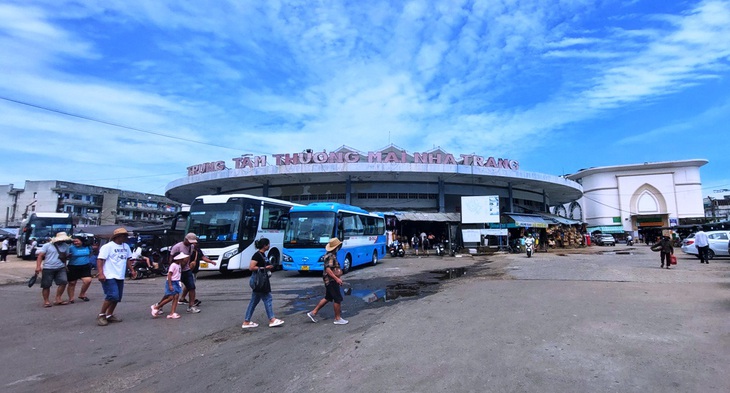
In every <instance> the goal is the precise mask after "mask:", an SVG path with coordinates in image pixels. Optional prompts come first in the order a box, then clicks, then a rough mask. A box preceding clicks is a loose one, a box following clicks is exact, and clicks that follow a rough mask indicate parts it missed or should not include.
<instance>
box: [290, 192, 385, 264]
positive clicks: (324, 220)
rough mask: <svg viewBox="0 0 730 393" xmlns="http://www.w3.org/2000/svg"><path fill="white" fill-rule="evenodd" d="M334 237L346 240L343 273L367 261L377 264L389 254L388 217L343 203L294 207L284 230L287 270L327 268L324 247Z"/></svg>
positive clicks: (339, 257)
mask: <svg viewBox="0 0 730 393" xmlns="http://www.w3.org/2000/svg"><path fill="white" fill-rule="evenodd" d="M333 237H337V238H339V239H340V240H341V241H342V248H341V249H340V251H339V252H338V253H337V260H338V261H340V265H342V271H343V273H347V271H348V270H350V268H352V267H354V266H358V265H362V264H365V263H370V264H371V265H375V264H377V263H378V258H380V256H382V255H385V252H386V239H385V219H384V218H383V217H382V216H380V215H377V214H374V213H368V212H367V211H365V210H363V209H361V208H359V207H355V206H350V205H344V204H341V203H311V204H309V205H307V206H294V207H292V208H291V211H289V222H288V223H287V226H286V230H285V231H284V254H283V255H282V266H283V268H284V270H298V271H300V272H306V271H311V270H315V271H322V270H324V254H325V250H324V246H326V245H327V242H329V240H330V239H331V238H333Z"/></svg>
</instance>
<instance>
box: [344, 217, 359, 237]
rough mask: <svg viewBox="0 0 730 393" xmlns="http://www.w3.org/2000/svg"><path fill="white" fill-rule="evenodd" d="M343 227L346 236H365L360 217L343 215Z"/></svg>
mask: <svg viewBox="0 0 730 393" xmlns="http://www.w3.org/2000/svg"><path fill="white" fill-rule="evenodd" d="M342 225H343V229H344V234H345V236H346V237H347V236H358V235H362V234H363V227H362V222H361V221H360V216H357V215H354V214H349V213H344V214H342Z"/></svg>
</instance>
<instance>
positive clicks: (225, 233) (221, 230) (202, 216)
mask: <svg viewBox="0 0 730 393" xmlns="http://www.w3.org/2000/svg"><path fill="white" fill-rule="evenodd" d="M242 215H243V206H242V205H241V204H240V203H230V204H229V203H215V204H194V205H193V206H191V207H190V219H189V225H188V232H193V233H195V234H196V235H198V241H199V242H200V243H202V244H206V243H218V245H212V244H206V245H204V246H202V247H211V246H212V247H220V246H223V245H227V244H233V243H235V242H237V241H238V240H239V236H240V234H239V231H240V225H239V223H240V222H241V217H242Z"/></svg>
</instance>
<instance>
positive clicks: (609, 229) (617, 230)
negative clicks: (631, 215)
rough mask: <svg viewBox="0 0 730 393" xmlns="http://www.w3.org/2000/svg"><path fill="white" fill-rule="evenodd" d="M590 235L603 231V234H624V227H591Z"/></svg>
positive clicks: (588, 229)
mask: <svg viewBox="0 0 730 393" xmlns="http://www.w3.org/2000/svg"><path fill="white" fill-rule="evenodd" d="M587 231H588V233H593V232H595V231H601V233H624V232H626V231H624V227H623V226H622V225H608V226H601V227H589V228H587Z"/></svg>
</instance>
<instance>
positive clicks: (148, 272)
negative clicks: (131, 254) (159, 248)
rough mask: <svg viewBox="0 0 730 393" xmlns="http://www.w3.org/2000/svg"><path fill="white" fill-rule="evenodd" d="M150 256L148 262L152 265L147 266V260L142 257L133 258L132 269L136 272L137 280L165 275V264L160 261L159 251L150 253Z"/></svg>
mask: <svg viewBox="0 0 730 393" xmlns="http://www.w3.org/2000/svg"><path fill="white" fill-rule="evenodd" d="M151 256H152V258H150V263H151V264H152V267H149V266H147V262H146V261H145V260H144V258H143V257H140V258H137V259H135V260H134V264H133V265H132V269H134V271H136V272H137V280H139V279H141V278H147V277H155V276H157V275H160V276H166V275H167V265H166V264H164V263H162V261H161V258H160V255H159V253H152V254H151ZM130 276H131V272H130Z"/></svg>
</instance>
